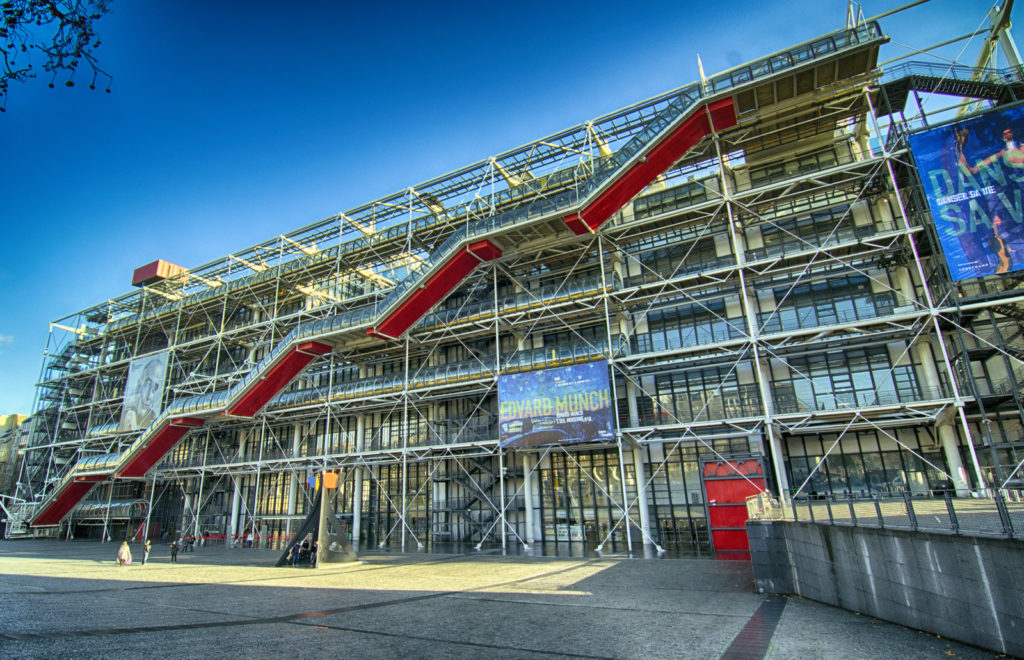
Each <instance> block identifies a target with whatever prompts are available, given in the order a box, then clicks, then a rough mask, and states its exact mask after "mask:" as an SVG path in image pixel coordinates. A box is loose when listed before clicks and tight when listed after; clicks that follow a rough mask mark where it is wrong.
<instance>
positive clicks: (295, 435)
mask: <svg viewBox="0 0 1024 660" xmlns="http://www.w3.org/2000/svg"><path fill="white" fill-rule="evenodd" d="M301 442H302V425H301V424H298V423H296V424H293V425H292V458H298V456H299V445H300V444H301ZM290 476H291V480H290V481H289V483H288V515H289V516H294V515H295V509H296V502H297V501H298V498H299V475H298V474H296V473H295V471H294V470H293V471H292V474H291V475H290ZM292 522H293V521H292V519H291V518H290V517H289V518H288V523H287V525H286V528H285V535H286V536H287V537H288V538H289V539H290V538H291V537H292Z"/></svg>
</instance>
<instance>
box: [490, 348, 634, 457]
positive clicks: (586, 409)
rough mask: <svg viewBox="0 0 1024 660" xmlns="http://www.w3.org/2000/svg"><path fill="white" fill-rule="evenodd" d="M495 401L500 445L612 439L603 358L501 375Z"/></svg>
mask: <svg viewBox="0 0 1024 660" xmlns="http://www.w3.org/2000/svg"><path fill="white" fill-rule="evenodd" d="M498 406H499V422H500V426H501V430H500V442H499V444H500V446H502V447H539V446H542V445H552V444H572V443H577V442H597V441H602V440H613V439H614V438H615V419H614V417H613V414H614V413H613V411H612V399H611V388H610V385H609V380H608V362H607V361H605V360H598V361H597V362H589V363H587V364H577V365H574V366H571V367H559V368H557V369H543V370H541V371H531V372H527V373H521V374H509V375H507V376H500V377H499V378H498Z"/></svg>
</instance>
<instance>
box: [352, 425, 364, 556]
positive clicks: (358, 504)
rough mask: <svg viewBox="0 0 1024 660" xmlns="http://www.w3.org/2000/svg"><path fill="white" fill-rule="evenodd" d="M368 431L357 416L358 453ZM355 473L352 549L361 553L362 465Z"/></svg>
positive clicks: (353, 479)
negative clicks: (364, 434)
mask: <svg viewBox="0 0 1024 660" xmlns="http://www.w3.org/2000/svg"><path fill="white" fill-rule="evenodd" d="M365 430H366V422H365V418H364V416H363V415H357V416H356V453H359V452H362V451H363V433H364V432H365ZM353 469H354V470H355V473H354V475H353V478H352V482H353V483H352V488H353V492H352V549H353V550H355V551H356V552H359V537H360V536H361V535H362V533H363V470H365V469H366V468H364V467H363V466H362V465H359V464H356V466H355V467H354V468H353Z"/></svg>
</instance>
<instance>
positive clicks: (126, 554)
mask: <svg viewBox="0 0 1024 660" xmlns="http://www.w3.org/2000/svg"><path fill="white" fill-rule="evenodd" d="M130 563H132V551H131V548H129V547H128V541H123V542H122V543H121V547H120V548H118V549H117V565H118V566H127V565H128V564H130Z"/></svg>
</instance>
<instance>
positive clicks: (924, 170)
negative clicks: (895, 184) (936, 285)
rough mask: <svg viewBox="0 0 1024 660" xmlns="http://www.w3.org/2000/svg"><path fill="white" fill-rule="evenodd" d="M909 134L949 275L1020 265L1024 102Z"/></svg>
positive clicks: (1023, 257) (1023, 265) (1023, 263)
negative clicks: (1019, 105)
mask: <svg viewBox="0 0 1024 660" xmlns="http://www.w3.org/2000/svg"><path fill="white" fill-rule="evenodd" d="M909 137H910V148H911V151H912V152H913V154H914V160H915V161H917V167H918V172H919V173H920V176H921V183H922V185H923V187H924V192H925V195H926V196H927V197H928V204H929V206H930V207H931V211H932V216H933V218H934V220H935V230H936V232H937V233H938V236H939V242H940V243H941V244H942V252H943V253H944V255H945V257H946V263H947V264H948V266H949V272H950V275H951V276H952V277H953V279H954V280H966V279H970V278H975V277H986V276H989V275H1001V274H1003V273H1009V272H1013V271H1016V270H1021V269H1024V217H1022V214H1024V150H1022V148H1021V145H1020V140H1022V139H1024V107H1015V108H1008V109H1005V110H997V111H993V112H988V113H985V114H982V115H979V116H977V117H973V118H970V119H966V120H964V121H957V122H953V123H949V124H945V125H943V126H938V127H936V128H933V129H931V130H928V131H922V132H920V133H914V134H913V135H910V136H909Z"/></svg>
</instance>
